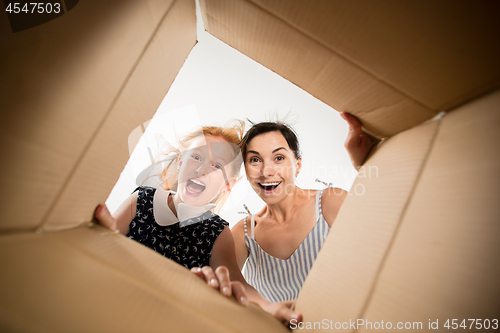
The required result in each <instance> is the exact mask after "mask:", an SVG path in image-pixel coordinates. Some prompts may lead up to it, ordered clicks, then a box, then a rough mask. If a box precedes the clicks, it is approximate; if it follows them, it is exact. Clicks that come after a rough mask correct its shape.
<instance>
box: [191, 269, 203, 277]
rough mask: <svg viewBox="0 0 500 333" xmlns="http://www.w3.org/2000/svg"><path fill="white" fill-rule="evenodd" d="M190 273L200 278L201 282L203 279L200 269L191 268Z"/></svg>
mask: <svg viewBox="0 0 500 333" xmlns="http://www.w3.org/2000/svg"><path fill="white" fill-rule="evenodd" d="M191 273H193V274H194V275H196V276H198V277H200V278H202V279H203V280H204V279H205V277H204V275H203V271H202V270H201V267H193V268H191Z"/></svg>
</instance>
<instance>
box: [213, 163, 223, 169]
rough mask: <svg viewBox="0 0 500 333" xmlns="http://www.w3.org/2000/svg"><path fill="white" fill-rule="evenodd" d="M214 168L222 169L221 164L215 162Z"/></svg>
mask: <svg viewBox="0 0 500 333" xmlns="http://www.w3.org/2000/svg"><path fill="white" fill-rule="evenodd" d="M213 167H214V169H217V170H221V169H222V165H221V164H219V163H217V164H214V165H213Z"/></svg>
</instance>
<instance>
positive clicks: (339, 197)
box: [321, 187, 349, 227]
mask: <svg viewBox="0 0 500 333" xmlns="http://www.w3.org/2000/svg"><path fill="white" fill-rule="evenodd" d="M348 193H349V192H347V191H344V190H343V189H341V188H338V187H329V188H327V189H325V191H324V192H323V195H322V196H321V208H322V210H323V216H324V218H325V220H326V222H327V223H328V225H329V226H330V227H331V226H332V225H333V222H334V221H335V219H336V218H337V214H338V212H339V210H340V207H341V206H342V203H343V202H344V200H345V198H346V196H347V194H348Z"/></svg>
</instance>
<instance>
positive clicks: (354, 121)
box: [341, 112, 361, 131]
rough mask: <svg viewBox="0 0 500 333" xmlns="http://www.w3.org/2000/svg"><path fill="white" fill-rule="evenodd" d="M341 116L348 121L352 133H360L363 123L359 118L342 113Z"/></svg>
mask: <svg viewBox="0 0 500 333" xmlns="http://www.w3.org/2000/svg"><path fill="white" fill-rule="evenodd" d="M341 116H342V118H344V120H345V121H347V124H348V125H349V130H350V131H358V130H360V129H361V122H360V121H359V119H358V118H356V117H355V116H353V115H352V114H349V113H347V112H342V113H341Z"/></svg>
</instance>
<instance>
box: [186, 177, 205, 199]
mask: <svg viewBox="0 0 500 333" xmlns="http://www.w3.org/2000/svg"><path fill="white" fill-rule="evenodd" d="M205 188H206V186H205V184H203V183H202V182H200V181H199V180H196V179H193V178H191V179H189V180H188V181H187V183H186V191H187V192H188V193H189V194H192V195H199V194H201V193H202V192H203V191H205Z"/></svg>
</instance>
